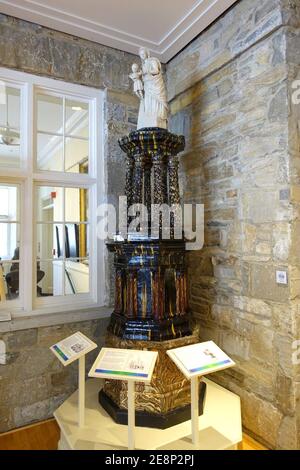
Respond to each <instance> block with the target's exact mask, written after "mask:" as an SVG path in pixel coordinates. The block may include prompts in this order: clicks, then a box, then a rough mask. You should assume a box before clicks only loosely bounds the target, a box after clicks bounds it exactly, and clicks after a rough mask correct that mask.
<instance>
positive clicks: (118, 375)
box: [89, 348, 158, 383]
mask: <svg viewBox="0 0 300 470" xmlns="http://www.w3.org/2000/svg"><path fill="white" fill-rule="evenodd" d="M157 355H158V353H157V352H155V351H142V350H134V349H117V348H102V349H101V352H100V354H99V356H98V357H97V359H96V361H95V362H94V364H93V366H92V368H91V370H90V372H89V377H98V378H105V379H115V380H132V381H134V382H145V383H149V382H150V381H151V377H152V373H153V369H154V366H155V362H156V359H157Z"/></svg>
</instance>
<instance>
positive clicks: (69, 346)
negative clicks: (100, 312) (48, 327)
mask: <svg viewBox="0 0 300 470" xmlns="http://www.w3.org/2000/svg"><path fill="white" fill-rule="evenodd" d="M96 348H97V344H96V343H94V342H93V341H91V340H90V339H89V338H87V336H85V335H84V334H83V333H81V332H80V331H78V332H77V333H74V334H73V335H71V336H68V338H65V339H63V340H62V341H60V342H59V343H57V344H54V345H53V346H51V348H50V349H51V351H52V352H53V353H54V354H55V356H56V357H57V358H58V359H59V360H60V362H61V363H62V364H63V365H64V366H67V365H69V364H71V362H74V361H76V360H77V359H79V358H80V357H82V356H84V355H85V354H87V353H88V352H90V351H93V349H96Z"/></svg>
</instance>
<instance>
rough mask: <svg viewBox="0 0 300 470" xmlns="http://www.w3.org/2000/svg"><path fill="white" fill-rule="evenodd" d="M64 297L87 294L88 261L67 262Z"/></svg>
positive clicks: (88, 289) (71, 260)
mask: <svg viewBox="0 0 300 470" xmlns="http://www.w3.org/2000/svg"><path fill="white" fill-rule="evenodd" d="M65 271H66V273H65V275H66V279H65V289H66V292H65V294H66V295H70V294H88V293H89V291H90V288H89V261H88V259H80V260H75V259H74V260H73V259H70V260H67V261H66V266H65Z"/></svg>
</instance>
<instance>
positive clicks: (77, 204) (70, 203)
mask: <svg viewBox="0 0 300 470" xmlns="http://www.w3.org/2000/svg"><path fill="white" fill-rule="evenodd" d="M88 217H89V192H88V190H87V189H85V188H65V221H66V222H86V221H87V220H88Z"/></svg>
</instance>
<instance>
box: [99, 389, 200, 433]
mask: <svg viewBox="0 0 300 470" xmlns="http://www.w3.org/2000/svg"><path fill="white" fill-rule="evenodd" d="M205 396H206V384H205V383H204V382H201V383H200V386H199V416H201V415H203V413H204V406H205ZM99 403H100V405H101V406H102V407H103V409H104V410H105V411H106V412H107V413H108V414H109V415H110V416H111V418H112V419H113V420H114V422H115V423H117V424H125V425H127V424H128V413H127V410H126V409H124V408H120V407H118V405H116V404H115V403H114V402H113V400H112V399H111V398H110V397H109V396H108V395H106V393H105V392H104V390H100V392H99ZM189 419H191V405H186V406H183V407H181V408H176V409H175V410H170V411H169V412H167V413H164V414H163V413H148V412H146V411H136V413H135V425H136V426H140V427H144V428H156V429H167V428H170V427H171V426H176V425H177V424H180V423H184V422H185V421H188V420H189Z"/></svg>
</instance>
